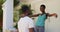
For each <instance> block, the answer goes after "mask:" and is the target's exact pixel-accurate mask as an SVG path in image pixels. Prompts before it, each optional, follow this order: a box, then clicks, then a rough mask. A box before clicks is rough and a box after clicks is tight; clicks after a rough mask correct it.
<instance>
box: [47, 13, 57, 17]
mask: <svg viewBox="0 0 60 32" xmlns="http://www.w3.org/2000/svg"><path fill="white" fill-rule="evenodd" d="M47 16H49V17H52V16H54V17H56V18H57V14H56V13H53V14H49V13H47Z"/></svg>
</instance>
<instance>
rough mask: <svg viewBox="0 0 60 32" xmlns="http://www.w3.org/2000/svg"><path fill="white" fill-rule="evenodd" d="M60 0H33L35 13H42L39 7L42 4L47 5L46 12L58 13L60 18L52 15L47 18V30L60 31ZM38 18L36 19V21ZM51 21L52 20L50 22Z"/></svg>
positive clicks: (50, 31) (49, 31)
mask: <svg viewBox="0 0 60 32" xmlns="http://www.w3.org/2000/svg"><path fill="white" fill-rule="evenodd" d="M59 3H60V0H40V1H32V2H31V5H32V9H34V10H35V12H33V13H34V14H37V13H40V11H39V7H40V5H41V4H45V5H46V12H49V13H57V14H58V18H55V17H50V19H47V21H46V24H45V27H46V30H45V31H46V32H60V15H59V14H60V4H59ZM36 20H37V18H36V19H35V21H36ZM49 21H50V22H49Z"/></svg>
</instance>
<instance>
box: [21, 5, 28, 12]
mask: <svg viewBox="0 0 60 32" xmlns="http://www.w3.org/2000/svg"><path fill="white" fill-rule="evenodd" d="M21 10H22V12H26V11H27V10H29V7H28V6H27V5H22V6H21Z"/></svg>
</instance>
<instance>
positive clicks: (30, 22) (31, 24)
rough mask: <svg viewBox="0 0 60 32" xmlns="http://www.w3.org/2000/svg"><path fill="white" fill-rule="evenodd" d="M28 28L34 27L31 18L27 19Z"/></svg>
mask: <svg viewBox="0 0 60 32" xmlns="http://www.w3.org/2000/svg"><path fill="white" fill-rule="evenodd" d="M28 28H34V21H33V20H32V19H30V20H29V25H28Z"/></svg>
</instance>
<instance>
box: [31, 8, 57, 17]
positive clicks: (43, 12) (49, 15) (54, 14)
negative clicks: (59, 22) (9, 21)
mask: <svg viewBox="0 0 60 32" xmlns="http://www.w3.org/2000/svg"><path fill="white" fill-rule="evenodd" d="M40 11H41V12H42V14H45V13H46V12H45V8H44V7H40ZM42 14H41V13H40V14H35V15H30V17H37V16H39V15H42ZM46 14H47V15H46V17H52V16H54V17H56V18H57V14H56V13H53V14H49V13H46Z"/></svg>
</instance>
